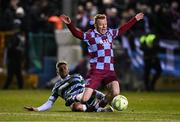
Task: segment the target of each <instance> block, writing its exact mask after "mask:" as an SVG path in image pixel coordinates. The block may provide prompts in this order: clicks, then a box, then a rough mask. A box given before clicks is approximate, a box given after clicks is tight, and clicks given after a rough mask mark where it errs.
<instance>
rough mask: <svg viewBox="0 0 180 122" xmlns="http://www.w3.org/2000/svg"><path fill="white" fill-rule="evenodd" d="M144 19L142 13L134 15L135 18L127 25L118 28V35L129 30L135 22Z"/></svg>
mask: <svg viewBox="0 0 180 122" xmlns="http://www.w3.org/2000/svg"><path fill="white" fill-rule="evenodd" d="M143 18H144V14H143V13H138V14H136V16H135V17H133V18H132V19H131V20H129V21H128V22H127V23H125V24H124V25H123V26H121V27H120V28H119V35H121V34H123V33H125V32H126V31H127V30H129V29H130V28H131V27H132V26H133V25H134V24H135V23H136V22H137V21H140V20H141V19H143Z"/></svg>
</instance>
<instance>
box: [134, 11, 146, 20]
mask: <svg viewBox="0 0 180 122" xmlns="http://www.w3.org/2000/svg"><path fill="white" fill-rule="evenodd" d="M135 18H136V20H137V21H140V20H141V19H143V18H144V13H138V14H136V16H135Z"/></svg>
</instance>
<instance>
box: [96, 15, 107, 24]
mask: <svg viewBox="0 0 180 122" xmlns="http://www.w3.org/2000/svg"><path fill="white" fill-rule="evenodd" d="M98 19H106V15H105V14H97V15H96V16H95V17H94V23H96V22H97V20H98Z"/></svg>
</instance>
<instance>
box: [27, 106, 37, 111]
mask: <svg viewBox="0 0 180 122" xmlns="http://www.w3.org/2000/svg"><path fill="white" fill-rule="evenodd" d="M24 109H26V110H28V111H38V109H37V108H35V107H31V106H25V107H24Z"/></svg>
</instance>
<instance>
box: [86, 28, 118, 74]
mask: <svg viewBox="0 0 180 122" xmlns="http://www.w3.org/2000/svg"><path fill="white" fill-rule="evenodd" d="M118 32H119V30H118V29H108V30H107V32H106V33H105V34H100V33H99V32H97V30H96V29H94V30H90V31H88V32H86V33H84V36H83V40H84V41H85V42H86V43H87V45H88V52H89V58H90V59H89V61H90V65H91V68H93V69H100V70H111V71H114V65H113V64H114V62H113V57H114V54H113V49H112V42H113V39H114V38H116V37H117V36H118Z"/></svg>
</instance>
